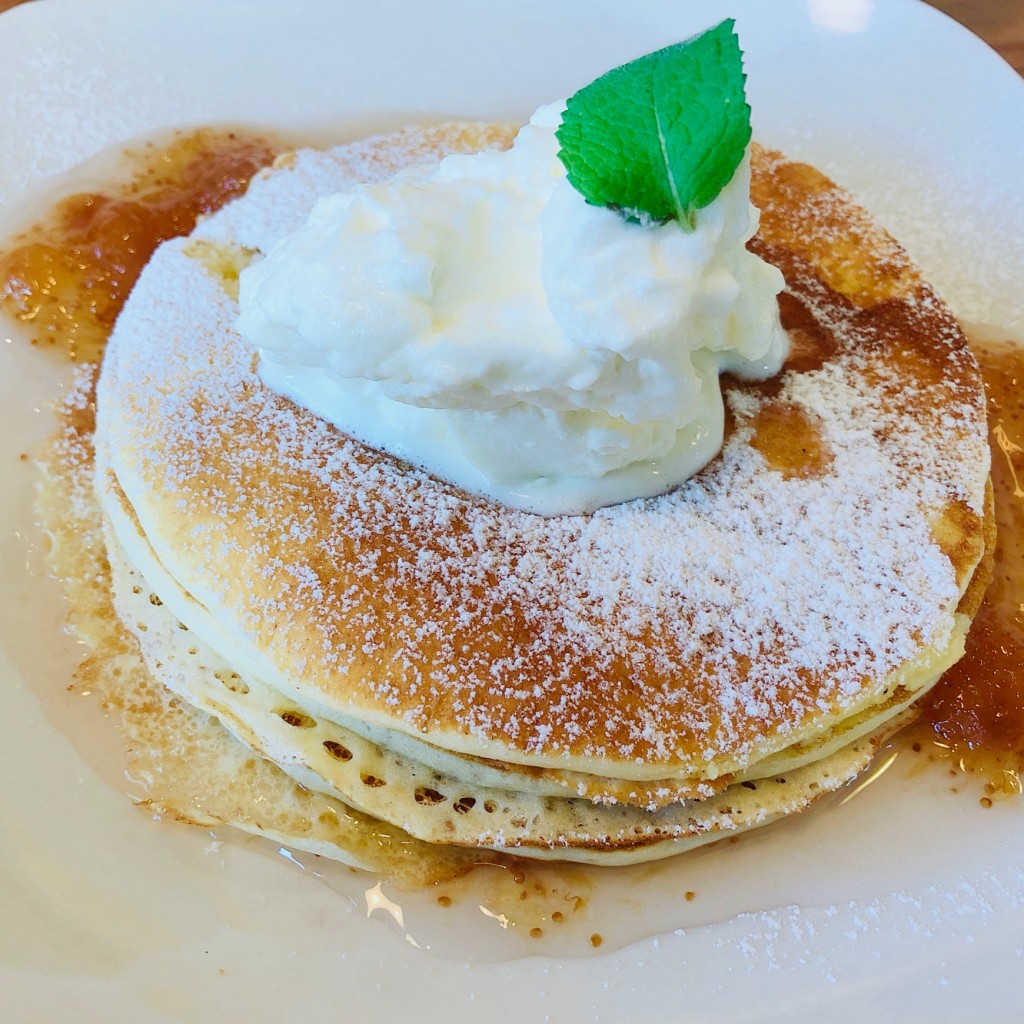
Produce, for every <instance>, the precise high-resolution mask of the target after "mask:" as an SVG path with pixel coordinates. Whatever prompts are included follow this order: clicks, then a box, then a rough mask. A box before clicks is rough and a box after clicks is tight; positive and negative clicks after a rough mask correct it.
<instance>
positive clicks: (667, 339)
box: [239, 105, 787, 514]
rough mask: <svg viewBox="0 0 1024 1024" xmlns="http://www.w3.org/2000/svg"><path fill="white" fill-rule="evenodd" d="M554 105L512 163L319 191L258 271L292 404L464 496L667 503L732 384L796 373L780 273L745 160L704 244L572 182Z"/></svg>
mask: <svg viewBox="0 0 1024 1024" xmlns="http://www.w3.org/2000/svg"><path fill="white" fill-rule="evenodd" d="M561 110H562V107H561V105H552V106H548V107H542V108H541V109H540V110H538V111H537V113H536V114H535V115H534V116H533V118H532V119H531V120H530V122H529V124H528V125H526V126H525V127H524V128H523V129H522V130H521V131H520V132H519V135H518V137H517V138H516V141H515V144H514V145H513V146H512V148H511V149H510V150H508V151H507V152H501V153H479V154H474V155H471V156H465V155H453V156H449V157H446V158H445V159H443V160H441V161H440V163H438V164H435V165H433V166H429V167H417V168H413V169H410V170H408V171H404V172H402V173H400V174H398V175H396V176H395V177H393V178H392V179H390V180H388V181H386V182H384V183H382V184H374V185H363V186H358V187H356V188H353V189H352V190H351V191H346V192H342V193H339V194H336V195H332V196H329V197H326V198H324V199H321V200H320V201H319V202H318V204H317V205H316V207H315V208H314V209H313V211H312V213H311V214H310V216H309V219H308V221H307V223H306V224H305V226H304V227H302V228H301V229H299V230H298V231H296V232H294V233H293V234H292V235H290V236H288V237H287V238H285V239H284V240H283V241H282V242H281V243H280V244H279V245H278V246H276V247H275V248H274V249H273V250H272V251H271V252H270V253H268V254H267V256H266V257H265V258H264V259H262V260H260V261H258V262H256V263H254V264H253V265H251V266H250V267H248V268H247V269H246V270H245V271H244V272H243V274H242V278H241V289H240V304H241V316H240V319H239V329H240V331H241V332H242V334H243V335H244V336H245V337H246V338H247V339H249V340H250V341H251V342H252V343H253V344H254V345H255V346H257V347H258V349H259V351H260V357H261V359H260V375H261V377H262V379H263V381H264V382H265V383H266V384H267V385H268V386H269V387H271V388H273V389H274V390H276V391H278V392H280V393H282V394H284V395H286V396H288V397H289V398H291V399H293V400H294V401H296V402H297V403H299V404H301V405H303V406H306V407H307V408H309V409H311V410H313V411H314V412H316V413H317V414H318V415H320V416H322V417H323V418H325V419H327V420H328V421H330V422H332V423H334V424H335V425H336V426H338V427H339V428H340V429H341V430H342V431H344V432H345V433H348V434H350V435H352V436H353V437H356V438H358V439H360V440H362V441H364V442H366V443H367V444H369V445H371V446H373V447H376V448H379V449H382V450H385V451H388V452H391V453H392V454H394V455H396V456H398V457H400V458H402V459H405V460H407V461H409V462H411V463H413V464H416V465H418V466H421V467H423V468H424V469H426V470H427V471H429V472H431V473H433V474H435V475H436V476H439V477H442V478H444V479H447V480H449V481H451V482H453V483H455V484H457V485H459V486H461V487H463V488H465V489H467V490H470V491H474V492H477V493H480V494H484V495H486V496H488V497H491V498H494V499H496V500H499V501H502V502H505V503H507V504H509V505H512V506H515V507H517V508H522V509H526V510H528V511H532V512H540V513H544V514H559V513H580V512H586V511H591V510H593V509H596V508H598V507H600V506H602V505H607V504H612V503H614V502H619V501H624V500H627V499H630V498H637V497H646V496H650V495H654V494H658V493H661V492H663V491H666V490H668V489H669V488H671V487H673V486H675V485H677V484H679V483H681V482H682V481H683V480H685V479H687V478H688V477H689V476H691V475H692V474H694V473H695V472H697V471H698V470H699V469H700V468H701V467H703V466H704V465H705V464H706V463H707V462H708V461H709V460H710V459H711V458H712V457H713V456H714V455H715V454H716V453H717V451H718V450H719V448H720V447H721V443H722V432H723V407H722V397H721V390H720V387H719V382H718V375H719V373H720V372H721V371H722V370H729V371H732V372H734V373H738V374H741V375H744V376H748V377H766V376H770V375H771V374H774V373H776V372H778V370H779V368H780V367H781V365H782V361H783V359H784V357H785V354H786V350H787V340H786V336H785V333H784V331H783V330H782V328H781V326H780V323H779V318H778V308H777V303H776V296H777V294H778V292H779V291H780V290H781V288H782V284H783V281H782V275H781V274H780V273H779V271H778V270H777V269H775V268H774V267H772V266H770V265H769V264H767V263H765V262H764V261H763V260H761V259H760V258H758V257H757V256H755V255H753V254H752V253H750V252H748V251H747V250H746V248H745V243H746V242H747V241H748V240H749V239H750V237H751V236H752V235H753V233H754V231H755V230H756V228H757V216H758V215H757V210H756V209H755V208H754V207H753V206H752V205H751V203H750V199H749V193H750V163H749V158H747V159H745V160H744V162H743V163H742V164H741V166H740V168H739V169H738V170H737V172H736V174H735V176H734V177H733V180H732V181H731V182H730V184H729V185H728V186H727V187H726V188H725V189H724V190H723V192H722V193H721V194H720V195H719V197H718V198H717V199H716V200H715V201H714V202H713V203H712V204H710V205H709V206H707V207H706V208H704V209H702V210H700V211H699V212H698V216H697V226H696V230H694V231H692V232H687V231H684V230H683V229H682V228H680V227H679V225H678V224H676V223H674V222H669V223H667V224H662V225H640V224H631V223H628V222H626V221H625V220H624V219H623V218H622V217H621V216H619V215H618V214H617V213H615V212H614V211H611V210H608V209H604V208H600V207H595V206H590V205H588V204H587V203H586V202H585V201H584V199H583V197H582V196H581V195H579V193H577V192H576V190H575V189H574V188H573V187H572V186H571V185H570V184H569V183H568V181H567V180H566V177H565V171H564V168H563V166H562V164H561V162H560V160H559V159H558V155H557V154H558V142H557V140H556V138H555V129H556V128H557V126H558V124H559V120H560V116H561Z"/></svg>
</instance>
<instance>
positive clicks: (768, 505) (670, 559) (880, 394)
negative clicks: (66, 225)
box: [100, 154, 987, 775]
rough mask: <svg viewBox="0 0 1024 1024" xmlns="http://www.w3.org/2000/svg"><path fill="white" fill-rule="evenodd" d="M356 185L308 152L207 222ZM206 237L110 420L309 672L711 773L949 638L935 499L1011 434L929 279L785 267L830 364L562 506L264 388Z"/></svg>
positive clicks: (165, 302)
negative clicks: (840, 281)
mask: <svg viewBox="0 0 1024 1024" xmlns="http://www.w3.org/2000/svg"><path fill="white" fill-rule="evenodd" d="M351 173H353V172H352V168H351V166H350V165H349V164H348V163H346V162H345V160H342V161H340V162H339V163H338V165H337V175H338V178H337V180H338V182H340V183H342V184H343V183H344V182H345V181H346V180H348V175H349V174H351ZM330 178H331V170H330V161H329V159H328V158H325V157H323V156H322V155H317V156H313V155H306V154H301V155H299V157H298V158H297V159H296V161H295V163H294V165H293V166H292V167H291V168H290V169H289V170H288V171H287V172H285V173H278V174H275V175H271V176H268V177H266V178H265V179H262V180H261V181H260V182H258V184H257V186H255V187H254V189H253V191H252V192H251V193H250V196H249V197H248V198H247V199H246V200H243V201H242V202H240V203H238V204H235V205H234V206H232V207H229V208H227V209H226V210H225V211H223V212H222V213H221V214H218V215H216V216H215V217H213V218H211V220H209V221H208V222H207V223H206V224H205V225H203V227H202V228H201V232H202V233H203V236H204V237H206V238H208V239H213V240H216V241H219V242H223V241H225V240H227V239H231V240H233V241H234V242H235V243H237V244H242V245H245V246H250V247H265V246H267V245H269V244H271V243H272V241H273V240H274V238H275V237H276V236H277V235H279V234H280V232H281V231H283V230H286V229H287V227H288V226H289V225H290V224H291V223H292V222H293V221H294V219H295V217H297V216H299V215H300V213H299V211H301V210H302V209H304V208H307V207H308V205H309V204H311V202H312V201H313V199H314V198H315V194H314V193H315V191H318V190H322V189H324V188H326V187H328V185H329V182H330ZM816 202H820V200H816ZM282 211H287V213H284V212H282ZM835 211H836V208H835V206H834V205H833V207H832V208H831V210H830V213H831V215H833V216H834V215H835ZM183 248H184V247H183V246H182V245H181V244H178V243H171V244H169V245H168V246H166V247H164V249H162V250H161V251H160V252H159V253H158V254H157V256H156V257H155V259H154V262H153V264H152V265H151V267H150V269H149V270H147V272H146V273H145V274H144V275H143V277H142V279H141V281H140V283H139V285H138V287H137V289H136V292H135V294H134V295H133V297H132V299H131V301H130V303H129V305H128V307H127V308H126V310H125V313H124V315H123V317H122V319H121V321H120V323H119V325H118V329H117V331H116V332H115V337H114V340H113V342H112V347H111V351H110V355H109V357H108V364H107V367H106V369H105V371H104V378H103V381H102V384H101V391H100V402H101V419H100V432H101V435H102V436H103V437H104V439H105V443H106V444H107V445H108V447H109V450H110V452H111V457H112V459H113V463H114V468H115V470H116V473H117V476H118V478H119V481H120V483H121V486H122V488H123V489H124V491H125V493H126V494H127V496H128V498H129V500H130V501H131V503H132V504H133V506H134V508H135V511H136V514H137V515H138V517H139V519H140V522H141V523H142V525H143V527H144V529H145V531H146V533H147V536H148V537H149V538H150V540H151V542H152V543H153V545H154V547H155V548H156V550H157V551H158V554H159V556H160V558H161V559H162V560H163V561H164V562H165V564H166V565H167V567H168V568H169V569H170V571H171V572H172V573H173V574H174V575H175V576H176V577H177V578H178V579H179V580H182V581H184V583H185V585H186V588H187V589H188V590H189V591H190V592H191V593H192V594H193V595H194V596H196V598H197V599H198V600H200V601H201V602H202V603H203V604H205V605H206V606H207V607H208V608H209V609H210V610H211V611H214V612H215V614H216V615H217V616H218V617H219V618H222V619H223V620H224V621H226V622H232V623H235V624H237V625H238V626H239V627H240V630H241V632H240V634H239V640H240V641H241V642H243V643H246V644H248V645H250V646H251V647H253V648H255V649H258V650H259V652H260V654H261V656H264V657H266V658H267V659H268V663H269V666H270V671H269V673H268V674H269V675H270V678H271V679H272V680H276V681H277V683H278V684H279V685H281V686H282V687H284V688H287V689H288V690H289V691H290V692H293V693H294V692H302V693H304V694H306V695H307V697H308V698H309V699H311V700H313V701H314V702H316V701H319V702H321V703H323V704H326V705H329V706H333V707H336V708H338V709H339V711H341V712H343V713H345V714H349V715H352V716H354V717H364V718H365V719H366V720H367V721H377V722H381V723H387V724H391V725H395V726H397V727H400V728H404V729H407V730H408V731H409V732H414V733H415V732H430V733H431V735H432V737H435V738H437V742H439V743H442V744H443V745H451V746H452V747H453V748H455V749H462V750H465V751H468V752H480V753H485V754H488V755H491V756H493V755H494V753H495V752H496V751H501V752H502V755H503V756H511V758H512V759H513V760H526V761H531V760H532V761H533V762H535V763H544V759H545V758H547V759H552V760H554V759H558V758H560V757H565V756H568V757H570V758H577V757H578V758H587V759H592V761H598V762H600V761H604V762H609V763H613V764H617V765H619V766H620V767H619V773H620V774H621V773H622V770H623V769H622V767H621V766H622V764H624V763H625V764H630V763H632V764H633V765H637V766H647V767H644V768H639V769H637V770H638V772H641V771H646V770H648V768H649V767H650V766H653V768H651V769H650V770H652V771H656V772H657V773H658V774H662V775H663V774H665V773H666V770H667V769H672V770H675V769H678V770H680V771H683V770H688V771H695V772H701V771H705V772H708V773H709V774H712V773H713V772H714V771H718V770H729V767H730V766H732V765H742V764H744V763H746V762H748V761H750V760H752V759H756V758H758V757H761V756H764V754H765V752H767V751H770V750H773V749H780V748H781V747H783V746H785V745H787V743H788V742H790V741H792V740H794V739H799V738H801V737H803V736H805V735H809V734H813V733H814V732H815V731H817V730H819V729H820V728H821V723H822V722H823V721H826V720H831V719H832V718H834V717H835V716H836V715H838V714H841V713H848V712H850V711H851V710H854V709H857V708H859V707H862V706H865V705H866V704H869V703H874V702H875V701H877V700H879V699H881V694H882V692H883V690H884V688H885V687H886V686H887V685H890V683H889V681H888V677H890V676H891V674H892V673H893V672H895V671H896V670H897V669H899V668H900V666H901V665H902V664H903V663H904V662H906V661H907V660H908V659H910V658H913V657H915V656H916V655H917V654H918V653H919V652H920V651H921V649H922V646H925V647H933V648H935V649H937V650H942V649H944V648H945V647H946V646H947V645H948V643H949V641H950V637H951V635H952V631H953V611H954V608H955V606H956V603H957V600H958V597H959V583H958V581H957V579H956V574H955V572H954V569H953V567H952V566H951V563H950V559H949V558H948V557H947V556H946V555H945V554H943V552H942V551H941V550H940V549H939V547H938V546H937V544H936V543H935V541H934V539H933V536H932V532H931V527H930V521H931V519H932V517H933V516H934V514H935V513H936V511H937V510H940V509H941V508H942V507H943V506H944V505H945V504H947V503H949V502H962V503H964V504H965V505H967V506H968V507H970V508H973V509H974V510H975V511H978V510H980V509H981V507H982V503H983V494H984V483H985V479H986V476H987V449H986V447H985V439H984V431H983V427H982V424H983V409H982V408H981V403H980V398H979V392H978V389H977V386H976V381H975V380H974V378H973V377H972V376H971V373H972V371H971V365H972V364H971V363H970V357H969V356H968V355H966V349H965V346H964V345H963V341H962V338H961V337H960V336H959V334H958V332H957V331H956V330H955V325H951V321H950V320H949V318H948V316H947V315H946V314H945V313H944V311H942V310H941V309H940V308H938V307H935V308H932V305H931V304H932V303H933V300H932V298H931V296H930V293H928V292H927V290H925V291H923V292H919V293H918V294H917V295H916V296H915V298H914V300H913V302H911V301H910V300H900V301H899V302H894V303H890V305H892V306H893V308H894V310H895V312H896V313H898V314H899V315H898V316H895V317H894V316H888V318H885V319H882V320H878V319H875V320H872V319H871V318H870V315H869V312H870V311H869V312H868V313H866V312H865V311H864V310H861V309H853V308H851V307H850V304H849V303H844V302H843V301H841V299H840V298H837V297H836V296H835V295H834V294H832V293H830V292H829V291H828V289H824V288H823V287H822V286H821V285H820V284H818V283H816V282H813V281H812V282H811V283H806V282H805V283H804V284H803V285H801V281H800V267H799V266H798V265H797V264H796V263H793V264H792V265H790V266H788V267H784V269H785V270H787V273H788V276H789V277H790V286H791V289H795V291H796V294H797V296H798V298H799V300H800V302H801V303H802V304H803V305H804V307H805V308H806V309H808V310H809V311H810V312H811V313H812V314H813V315H814V317H815V318H816V320H817V322H818V323H819V325H820V326H821V327H822V329H823V330H826V331H827V332H828V333H829V334H830V336H831V337H832V339H833V340H834V342H835V346H836V352H835V354H834V355H833V357H832V358H830V359H829V360H827V361H826V362H824V364H823V365H821V366H819V367H817V368H815V369H812V370H808V371H804V372H792V373H789V374H787V375H786V376H785V377H784V378H783V379H782V381H781V382H780V383H779V385H778V387H777V388H776V389H775V390H774V392H773V391H772V390H771V389H770V388H758V387H756V386H752V385H751V386H748V385H742V384H734V386H733V387H732V388H731V389H730V391H729V393H728V396H727V397H728V401H729V403H730V407H731V409H732V412H733V415H734V419H735V427H734V429H733V431H732V433H731V434H730V435H729V437H728V439H727V441H726V445H725V447H724V450H723V452H722V454H721V457H720V458H719V459H717V460H715V462H713V463H712V464H711V465H710V466H709V467H708V468H707V469H706V470H705V471H704V472H702V473H701V474H699V475H698V476H697V477H695V478H693V479H691V480H690V481H688V482H687V483H686V484H684V485H683V486H682V487H680V488H678V489H676V490H675V491H673V492H671V493H669V494H666V495H663V496H661V497H658V498H652V499H647V500H643V501H634V502H627V503H625V504H622V505H618V506H614V507H611V508H607V509H603V510H601V511H599V512H597V513H595V514H593V515H591V516H574V517H554V518H543V517H538V516H533V515H530V514H527V513H522V512H517V511H514V510H510V509H507V508H501V507H497V506H495V505H493V504H491V503H489V502H487V501H485V500H483V499H477V498H474V497H471V496H467V495H466V494H463V493H461V492H458V491H456V490H454V489H452V488H450V487H448V486H447V485H445V484H443V483H440V482H438V481H436V480H434V479H432V478H430V477H429V476H427V475H425V474H423V473H421V472H419V471H417V470H416V469H414V468H411V467H409V466H406V465H403V464H401V463H398V462H396V461H395V460H393V459H391V458H389V457H386V456H381V455H378V454H376V453H373V452H371V451H369V450H367V449H366V448H364V447H363V446H361V445H359V444H357V443H355V442H352V441H351V440H349V439H347V438H345V437H343V436H341V435H340V434H339V433H338V432H337V431H336V430H334V429H333V428H332V427H330V426H328V425H327V424H325V423H323V422H322V421H320V420H318V419H316V418H315V417H313V416H312V415H311V414H309V413H307V412H305V411H304V410H301V409H297V408H296V407H294V406H293V405H292V404H291V403H289V402H288V401H286V400H284V399H282V398H280V397H278V396H276V395H274V394H271V393H270V392H269V391H267V390H266V388H265V387H264V386H263V385H262V384H261V382H260V381H259V379H258V377H257V376H256V374H255V372H254V353H253V352H252V351H251V350H250V349H248V348H247V346H246V344H245V343H244V342H243V341H242V339H241V338H240V337H238V335H237V334H236V332H235V331H234V329H233V326H232V324H233V318H234V316H235V308H234V304H233V302H231V301H230V300H229V299H228V298H227V297H226V296H225V295H224V294H223V293H222V292H221V291H220V289H219V288H218V287H217V285H216V283H215V282H213V281H212V280H211V279H210V278H209V277H207V275H206V274H205V272H204V271H203V270H202V268H200V267H199V266H197V265H196V264H195V263H193V262H192V261H190V260H189V259H188V258H187V256H185V255H184V252H183ZM887 258H892V257H891V255H890V256H888V257H887ZM897 307H898V308H897ZM890 312H891V311H890ZM894 330H898V331H899V332H900V333H899V335H898V337H882V338H881V339H880V336H879V335H880V332H881V334H882V335H884V334H885V332H886V331H890V332H891V331H894ZM922 332H923V333H924V335H926V336H927V337H928V338H929V339H930V340H929V343H928V344H929V351H928V352H927V353H925V355H924V356H921V359H922V360H924V361H925V362H927V361H928V360H932V361H933V362H934V360H936V359H938V360H939V361H940V362H941V361H943V360H944V361H945V362H947V363H948V365H949V371H950V372H949V373H947V374H944V375H942V376H940V377H938V378H936V379H931V378H929V376H928V374H927V373H922V374H920V375H918V376H916V377H914V378H913V379H912V380H910V381H908V378H907V377H906V375H905V373H904V372H903V371H904V370H905V366H904V365H903V364H901V363H899V362H898V361H895V362H894V361H893V360H891V359H889V358H888V356H887V351H888V350H887V348H886V346H887V344H888V343H889V342H896V341H898V342H900V343H901V344H902V343H903V342H906V346H907V347H909V348H910V349H913V350H915V351H916V348H915V347H916V346H919V345H920V344H921V342H920V337H919V335H921V334H922ZM936 353H937V354H936ZM915 358H916V357H915ZM928 365H931V363H929V364H928ZM900 394H902V395H903V396H904V397H903V399H902V400H898V399H897V396H898V395H900ZM773 401H776V402H778V401H781V402H787V403H790V404H792V405H794V406H797V407H799V408H801V409H804V410H806V411H807V412H808V413H810V414H813V416H814V417H815V420H816V422H818V423H820V432H821V438H820V440H821V443H822V444H823V445H824V446H825V447H827V449H828V451H829V452H830V454H831V457H832V461H831V465H830V468H829V470H828V472H827V473H825V474H824V475H820V476H811V477H806V478H800V477H787V476H785V475H784V474H782V473H779V472H777V471H775V470H771V469H769V468H768V467H767V466H766V463H765V460H764V458H763V457H762V455H761V454H760V453H759V452H758V451H757V450H756V449H755V448H754V447H753V446H752V444H751V436H752V428H751V421H752V419H753V417H754V416H755V415H756V413H757V412H758V410H760V409H762V408H763V407H764V406H765V405H766V404H767V403H769V402H773ZM240 581H241V582H240ZM509 752H511V753H509ZM712 766H715V767H714V768H712ZM609 774H614V772H609Z"/></svg>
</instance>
